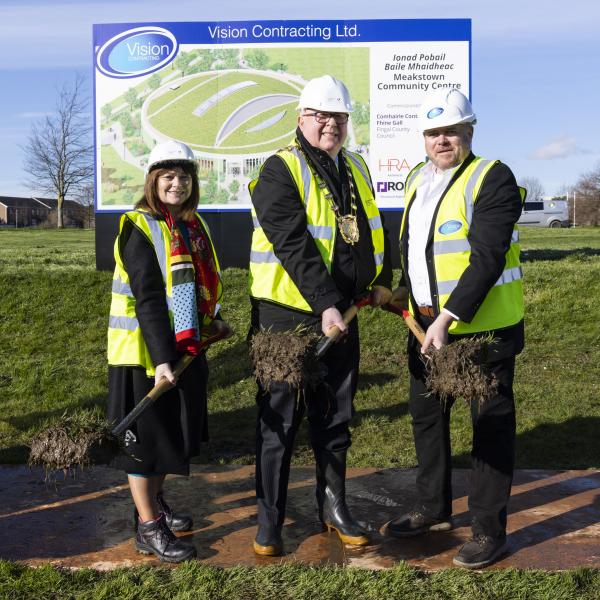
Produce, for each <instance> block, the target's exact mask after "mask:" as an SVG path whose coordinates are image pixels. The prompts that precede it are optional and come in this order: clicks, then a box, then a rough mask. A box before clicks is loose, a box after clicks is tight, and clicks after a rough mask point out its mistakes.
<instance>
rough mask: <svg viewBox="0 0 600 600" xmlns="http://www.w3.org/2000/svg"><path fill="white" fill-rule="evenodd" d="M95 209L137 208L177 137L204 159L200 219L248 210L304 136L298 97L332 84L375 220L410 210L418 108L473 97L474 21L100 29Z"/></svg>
mask: <svg viewBox="0 0 600 600" xmlns="http://www.w3.org/2000/svg"><path fill="white" fill-rule="evenodd" d="M94 54H95V56H94V64H95V67H94V72H95V79H94V84H95V87H94V89H95V97H94V100H95V102H94V105H95V138H96V210H97V211H98V212H121V211H123V210H127V209H129V208H131V206H132V205H133V203H134V202H135V200H137V198H138V197H139V196H140V195H141V192H142V186H143V179H144V167H145V164H146V161H147V156H148V153H149V152H150V149H151V148H152V147H153V146H154V145H155V144H156V143H157V142H160V141H164V140H166V139H169V138H172V139H177V140H180V141H183V142H185V143H186V144H188V145H189V146H190V147H191V148H192V149H193V150H194V153H195V154H196V156H197V158H198V165H199V173H200V179H201V204H202V205H203V207H202V208H203V210H207V209H208V210H211V209H212V210H220V211H226V210H232V209H233V210H236V209H237V210H239V209H247V208H249V206H250V199H249V196H248V192H247V184H248V182H249V181H250V179H251V178H253V177H255V176H256V174H257V173H258V170H259V168H260V165H261V164H262V163H263V162H264V160H265V159H266V158H267V157H268V156H269V155H271V154H273V153H274V152H275V151H277V150H278V149H279V148H281V147H283V146H286V145H287V144H288V143H289V141H290V140H291V139H292V137H293V133H294V130H295V127H296V114H297V113H296V105H297V101H298V96H299V94H300V90H301V89H302V87H303V85H304V84H305V82H306V81H307V80H309V79H311V78H313V77H317V76H320V75H324V74H330V75H333V76H334V77H337V78H338V79H341V80H342V81H344V82H345V83H346V85H347V86H348V88H349V90H350V93H351V96H352V98H353V101H354V112H353V114H352V118H351V120H350V124H349V130H348V131H349V132H348V141H347V146H348V148H349V149H351V150H354V151H356V152H360V153H361V154H362V155H363V156H364V157H365V159H366V160H367V163H368V164H369V166H370V169H371V175H372V178H373V181H374V184H375V187H376V192H377V202H378V204H379V206H380V207H381V208H390V209H397V208H401V207H402V205H403V204H402V203H403V182H404V179H405V178H406V175H407V173H408V171H409V170H410V168H412V167H413V166H414V165H415V164H416V163H418V162H419V161H421V160H422V158H423V143H422V139H421V137H420V135H419V133H418V132H417V129H416V114H417V108H418V105H419V103H420V101H421V99H422V97H423V95H424V94H425V93H426V92H428V91H430V90H432V89H436V88H440V87H444V88H452V87H454V88H458V89H460V90H461V91H462V92H464V93H465V94H466V95H467V96H468V95H470V57H471V22H470V20H468V19H442V20H437V19H431V20H362V21H244V22H210V23H209V22H203V23H152V24H143V23H136V24H132V23H129V24H111V25H94Z"/></svg>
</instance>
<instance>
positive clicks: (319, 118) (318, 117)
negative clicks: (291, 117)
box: [302, 112, 348, 125]
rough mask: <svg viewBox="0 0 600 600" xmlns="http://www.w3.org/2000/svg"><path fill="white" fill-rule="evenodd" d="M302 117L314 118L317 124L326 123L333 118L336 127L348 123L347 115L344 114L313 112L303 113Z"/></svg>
mask: <svg viewBox="0 0 600 600" xmlns="http://www.w3.org/2000/svg"><path fill="white" fill-rule="evenodd" d="M302 116H303V117H314V118H315V121H316V122H317V123H321V124H324V123H327V121H329V119H331V118H333V120H334V121H335V122H336V124H337V125H345V124H346V123H347V122H348V115H347V114H346V113H331V112H314V113H304V114H303V115H302Z"/></svg>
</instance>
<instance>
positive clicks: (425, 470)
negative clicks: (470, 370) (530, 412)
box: [408, 323, 516, 537]
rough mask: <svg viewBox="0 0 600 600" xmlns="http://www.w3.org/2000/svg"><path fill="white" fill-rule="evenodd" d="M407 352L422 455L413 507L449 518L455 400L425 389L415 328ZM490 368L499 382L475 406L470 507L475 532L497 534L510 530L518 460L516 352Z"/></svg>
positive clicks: (417, 442) (415, 427)
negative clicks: (509, 511) (494, 391)
mask: <svg viewBox="0 0 600 600" xmlns="http://www.w3.org/2000/svg"><path fill="white" fill-rule="evenodd" d="M428 324H429V323H424V325H428ZM408 353H409V354H408V356H409V361H408V362H409V371H410V397H409V409H410V414H411V417H412V428H413V436H414V440H415V448H416V452H417V460H418V473H417V504H416V506H415V509H416V510H419V511H420V512H423V513H424V514H426V515H427V516H430V517H433V518H446V517H449V516H450V515H451V513H452V481H451V454H452V451H451V447H450V411H451V408H452V405H453V403H454V400H453V399H448V400H446V401H445V402H442V401H441V400H440V398H439V397H437V396H435V395H433V394H430V393H429V392H428V390H427V389H426V387H425V381H424V380H425V368H424V364H423V361H422V359H421V353H420V344H419V343H418V341H417V340H416V339H415V338H414V337H413V336H412V334H411V335H410V336H409V341H408ZM488 368H489V369H490V370H491V372H492V373H494V374H495V375H496V377H497V378H498V382H499V387H498V393H497V394H496V395H495V396H493V397H492V398H489V399H488V400H486V401H485V402H484V403H483V404H481V405H480V406H477V403H473V404H472V406H471V421H472V425H473V443H472V451H471V464H472V470H471V485H470V493H469V511H470V513H471V527H472V530H473V534H474V535H477V534H480V533H483V534H486V535H491V536H494V537H496V536H498V535H502V534H505V533H506V514H507V504H508V499H509V497H510V489H511V485H512V478H513V471H514V463H515V432H516V424H515V423H516V422H515V404H514V395H513V379H514V373H515V356H514V355H512V356H508V357H505V358H502V359H501V360H497V361H495V362H491V363H488Z"/></svg>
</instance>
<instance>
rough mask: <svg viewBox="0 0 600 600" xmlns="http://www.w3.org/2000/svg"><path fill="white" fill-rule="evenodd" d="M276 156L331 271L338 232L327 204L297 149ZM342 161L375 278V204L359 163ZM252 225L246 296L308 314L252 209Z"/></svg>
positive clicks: (379, 256)
mask: <svg viewBox="0 0 600 600" xmlns="http://www.w3.org/2000/svg"><path fill="white" fill-rule="evenodd" d="M344 152H345V151H344ZM278 156H279V157H280V158H281V159H282V160H283V161H284V162H285V164H286V166H287V167H288V170H289V172H290V174H291V176H292V179H293V180H294V183H295V184H296V187H297V188H298V193H299V195H300V198H301V199H302V202H303V204H304V207H305V210H306V217H307V226H306V227H307V231H308V233H309V234H310V235H311V236H312V238H313V239H314V240H315V243H316V245H317V248H318V250H319V253H320V254H321V257H322V259H323V262H324V263H325V265H326V267H327V269H328V270H329V271H331V264H332V260H333V251H334V247H335V237H336V235H337V233H338V232H337V222H336V219H335V214H334V212H333V210H332V209H331V206H330V203H329V201H327V200H326V199H325V198H324V196H323V191H322V190H321V189H319V188H318V187H317V186H316V185H315V182H314V181H313V178H312V173H311V171H310V168H309V166H308V164H307V162H306V159H305V157H304V154H303V153H302V152H301V151H300V150H299V149H298V148H297V147H295V146H290V147H288V148H286V149H284V150H281V151H280V152H279V153H278ZM346 157H347V158H348V166H349V168H350V171H351V176H352V177H353V178H354V181H355V184H356V188H357V191H358V196H359V197H360V201H361V203H362V206H363V209H364V211H365V214H366V217H367V221H368V223H369V228H370V230H371V238H372V241H373V249H374V253H373V261H374V263H375V277H377V276H378V275H379V273H380V272H381V269H382V267H383V258H384V236H383V226H382V222H381V216H380V214H379V210H378V209H377V205H376V204H375V199H374V196H373V187H372V184H371V182H370V179H369V178H368V171H367V169H366V166H365V165H364V163H363V162H362V159H361V158H360V157H359V156H357V155H354V154H352V153H350V152H346ZM255 185H256V180H254V181H253V182H251V183H250V186H249V188H250V193H251V194H252V191H253V190H254V186H255ZM252 222H253V224H254V233H253V235H252V248H251V251H250V295H251V296H252V297H254V298H261V299H265V300H271V301H273V302H277V303H279V304H283V305H285V306H290V307H293V308H296V309H298V310H301V311H304V312H312V311H311V308H310V305H309V304H308V302H307V301H306V300H305V299H304V298H303V297H302V295H301V294H300V291H299V290H298V288H297V287H296V285H295V284H294V283H293V281H292V279H291V278H290V277H289V275H288V274H287V272H286V271H285V269H284V268H283V267H282V265H281V261H280V260H279V259H278V258H277V256H276V255H275V252H274V249H273V245H272V244H271V243H270V242H269V240H268V239H267V237H266V236H265V234H264V232H263V230H262V228H261V226H260V222H259V221H258V218H257V217H256V212H255V211H254V208H253V209H252Z"/></svg>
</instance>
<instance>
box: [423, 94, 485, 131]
mask: <svg viewBox="0 0 600 600" xmlns="http://www.w3.org/2000/svg"><path fill="white" fill-rule="evenodd" d="M476 121H477V119H476V118H475V113H474V112H473V107H472V106H471V103H470V102H469V99H468V98H467V97H466V96H465V95H464V94H463V93H462V92H459V91H458V90H456V89H450V90H448V89H438V90H435V92H431V93H429V94H427V95H426V96H425V98H424V99H423V103H422V104H421V108H420V109H419V129H420V130H421V131H426V130H427V129H434V128H436V127H448V126H449V125H458V124H459V123H471V124H473V125H474V124H475V122H476Z"/></svg>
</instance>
